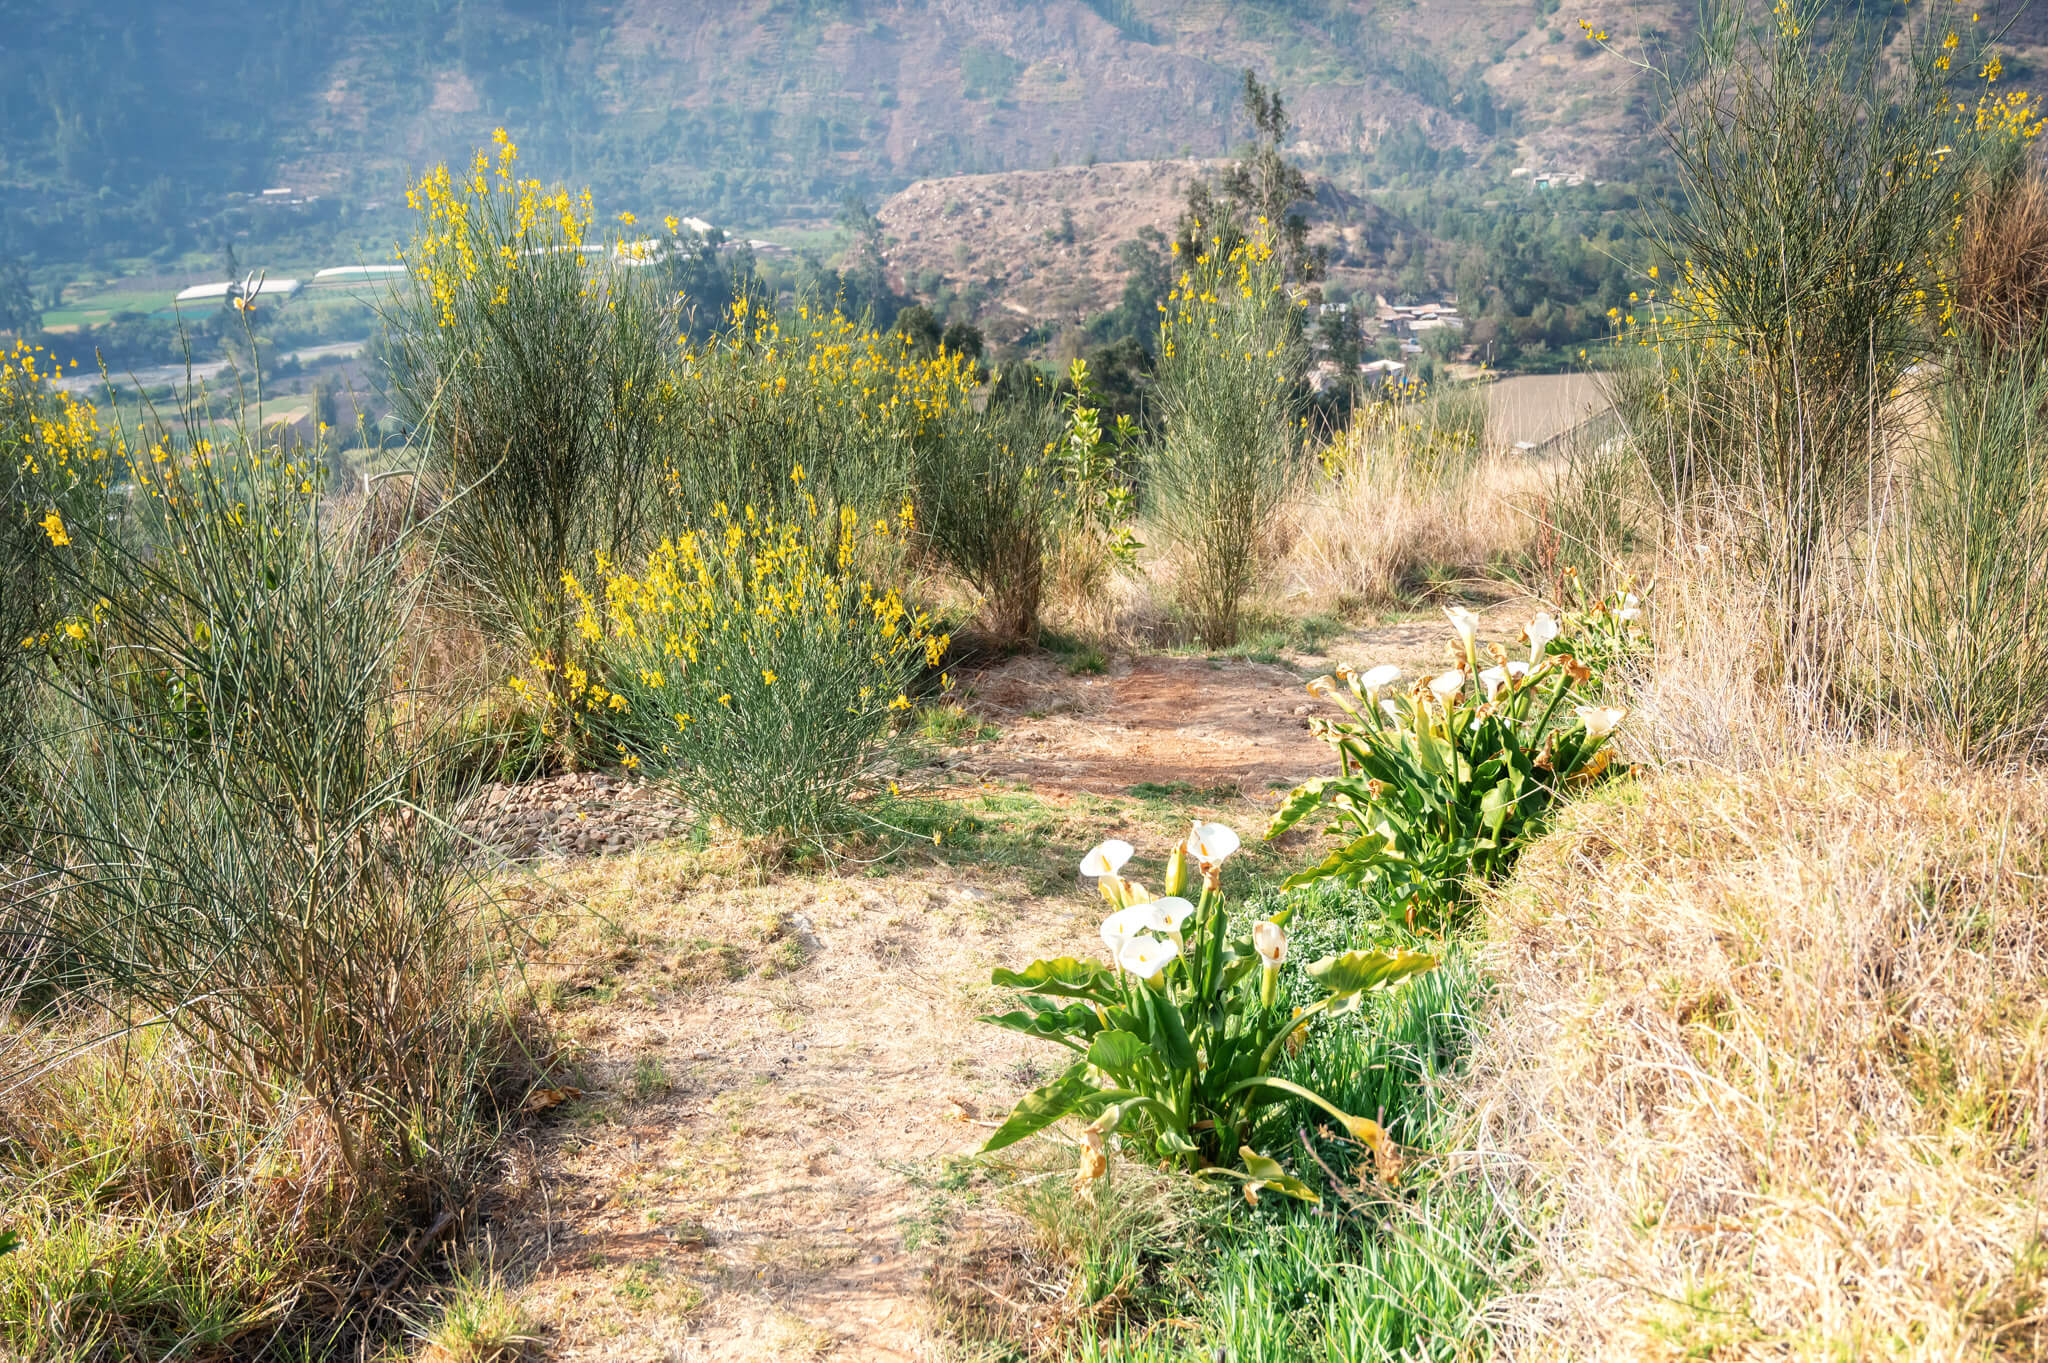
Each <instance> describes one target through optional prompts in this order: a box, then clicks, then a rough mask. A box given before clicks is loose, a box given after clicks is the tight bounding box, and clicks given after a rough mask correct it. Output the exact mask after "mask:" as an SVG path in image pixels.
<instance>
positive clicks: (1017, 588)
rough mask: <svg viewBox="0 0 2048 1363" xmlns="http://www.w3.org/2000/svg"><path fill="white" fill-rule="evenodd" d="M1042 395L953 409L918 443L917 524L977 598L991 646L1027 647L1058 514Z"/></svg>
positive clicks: (1049, 423) (1059, 427)
mask: <svg viewBox="0 0 2048 1363" xmlns="http://www.w3.org/2000/svg"><path fill="white" fill-rule="evenodd" d="M1064 435H1065V423H1064V422H1063V421H1062V419H1061V416H1060V411H1059V408H1058V407H1057V406H1056V405H1055V404H1054V402H1053V400H1052V395H1051V394H1050V393H1049V392H1045V391H1043V390H1033V389H1027V390H1026V391H1025V392H1023V393H1022V394H1020V395H1018V396H1016V397H1013V398H1010V399H1008V400H1006V401H1003V402H996V403H991V404H990V405H989V406H988V408H987V409H986V410H984V411H980V412H976V411H974V410H972V409H971V408H963V409H961V411H960V412H959V415H958V419H957V420H955V421H953V422H952V423H950V424H949V425H948V426H947V427H946V428H945V429H944V430H943V431H942V432H940V433H938V434H936V435H934V436H932V437H930V438H927V439H925V440H922V441H920V442H918V445H917V451H918V461H917V498H918V506H919V517H918V519H919V521H920V523H921V524H922V526H923V529H924V534H925V538H926V540H927V542H928V543H929V545H930V547H931V549H932V551H933V552H934V554H935V555H936V556H937V557H938V559H939V561H940V562H941V563H943V564H944V565H945V566H946V567H947V568H948V569H950V570H951V571H952V572H953V573H954V574H956V575H957V576H958V577H959V578H960V579H961V580H962V581H964V582H966V583H967V584H968V585H969V586H971V587H972V588H974V590H975V592H976V594H977V595H978V596H979V597H980V598H981V621H982V624H983V625H984V627H985V628H986V629H987V630H988V632H989V634H990V636H991V637H992V638H993V639H994V640H995V641H996V642H997V643H998V644H1030V643H1035V642H1036V641H1037V638H1038V630H1039V607H1040V605H1041V603H1042V602H1043V600H1044V597H1045V589H1046V569H1047V559H1048V557H1049V556H1050V555H1052V554H1054V553H1056V552H1057V550H1058V545H1059V537H1060V531H1061V523H1062V520H1063V516H1062V511H1063V509H1064V507H1065V498H1064V497H1063V495H1062V494H1063V492H1064V488H1063V480H1062V478H1061V472H1062V469H1061V464H1060V462H1059V459H1058V454H1059V445H1060V442H1061V440H1062V438H1063V437H1064Z"/></svg>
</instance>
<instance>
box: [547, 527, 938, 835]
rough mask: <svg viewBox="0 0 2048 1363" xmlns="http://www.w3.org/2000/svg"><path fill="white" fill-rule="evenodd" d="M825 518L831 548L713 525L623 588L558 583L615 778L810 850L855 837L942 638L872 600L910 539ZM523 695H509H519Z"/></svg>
mask: <svg viewBox="0 0 2048 1363" xmlns="http://www.w3.org/2000/svg"><path fill="white" fill-rule="evenodd" d="M912 521H913V518H912V516H911V515H910V512H909V508H908V507H907V506H906V507H905V508H904V511H903V512H902V513H901V514H899V515H898V516H897V518H896V519H895V520H894V521H893V522H891V521H888V520H881V519H877V520H874V521H871V522H867V523H865V524H864V523H863V522H862V521H861V519H860V518H859V517H858V516H857V515H856V514H855V513H854V512H853V511H852V510H850V509H849V510H845V511H842V512H841V513H840V517H839V521H838V526H837V536H836V540H831V539H828V540H826V543H827V544H830V545H831V546H832V547H831V548H829V549H825V550H821V549H820V548H819V547H818V540H819V538H820V537H818V536H816V535H814V534H813V533H811V532H810V531H809V528H808V527H806V526H803V525H799V524H795V523H793V522H791V521H787V520H775V519H770V518H766V517H762V516H758V515H757V514H756V513H755V512H754V511H753V509H752V508H748V509H746V510H745V511H744V512H743V513H742V514H741V515H739V516H736V517H735V516H732V515H730V514H727V513H725V512H724V511H723V509H722V508H721V509H720V510H719V511H718V513H716V514H714V516H713V518H712V520H711V523H710V525H709V526H708V527H707V528H706V529H704V530H702V531H693V532H690V533H686V534H683V535H681V536H678V537H677V538H675V539H672V540H666V541H664V542H663V543H662V545H661V547H660V548H659V549H658V550H657V551H656V552H655V553H654V554H653V555H651V556H650V557H649V558H648V560H647V562H646V563H645V564H644V566H642V567H641V568H640V570H639V571H638V572H637V573H626V572H622V571H617V570H613V569H611V568H609V567H608V566H605V565H600V574H601V577H602V584H601V587H600V589H599V591H600V594H601V598H602V599H601V600H600V599H598V596H596V595H593V594H591V593H589V592H588V591H586V590H585V589H583V588H582V587H581V586H580V585H579V584H576V583H574V582H573V581H572V583H571V590H572V592H574V593H575V594H577V596H578V598H579V599H580V600H581V601H582V603H583V604H582V614H581V618H580V620H579V626H580V628H581V629H582V632H583V635H584V638H585V639H586V641H587V642H588V643H589V645H590V649H591V655H592V657H593V660H594V666H595V667H596V669H597V672H598V675H597V676H596V677H592V676H589V675H584V674H582V673H581V672H580V671H579V674H578V675H577V676H576V677H574V678H572V679H571V685H572V687H573V688H574V690H575V692H576V694H577V695H578V696H579V697H580V698H581V699H580V703H581V705H582V706H583V709H584V710H585V712H586V713H588V714H590V715H591V716H593V717H594V718H595V719H596V720H597V721H598V723H599V725H600V727H601V728H602V729H603V731H604V732H606V733H608V734H609V735H610V736H611V737H612V738H613V740H614V742H615V743H616V746H617V751H618V753H619V755H620V758H621V760H622V761H624V762H625V763H626V764H627V765H628V766H630V767H638V766H643V765H644V767H645V768H646V769H647V770H648V771H649V772H650V773H653V774H656V775H658V776H660V777H663V778H665V779H668V780H673V781H676V782H679V783H680V784H682V785H683V786H684V787H685V789H686V791H687V793H688V795H689V797H690V798H691V799H692V800H693V801H694V802H696V803H697V804H698V805H699V806H700V807H701V808H703V809H705V810H707V811H708V812H710V813H713V814H716V815H718V816H719V817H720V818H721V819H723V820H725V821H726V822H727V823H729V824H731V825H732V826H734V827H735V828H738V829H740V830H741V831H743V832H747V833H759V834H779V835H783V836H788V837H794V838H799V839H806V840H814V841H815V840H820V839H823V838H825V837H827V836H829V835H831V834H833V833H836V832H839V831H842V830H844V829H845V828H846V827H847V826H848V825H849V824H850V823H851V822H852V820H853V800H854V797H855V795H856V794H857V793H858V792H859V790H860V788H861V785H862V780H863V776H864V774H865V772H866V770H867V768H868V766H869V765H870V763H871V760H872V759H873V757H874V755H875V752H876V749H877V747H878V746H879V745H880V744H881V743H882V741H883V740H884V739H885V738H886V737H887V735H888V734H889V732H890V731H891V729H892V727H893V720H894V717H895V714H896V712H898V711H903V710H908V709H909V708H910V701H909V700H908V699H907V698H906V697H905V695H904V688H905V687H906V686H907V685H908V684H909V682H910V679H911V678H912V677H913V676H915V675H916V674H917V672H918V671H919V670H921V669H922V668H925V667H929V666H935V665H936V664H937V663H938V661H939V659H940V657H941V656H942V655H943V653H944V651H945V648H946V643H947V640H946V636H944V635H943V634H937V633H935V632H934V631H933V629H932V623H931V621H930V619H929V618H928V617H927V616H925V615H924V614H923V613H922V612H918V611H914V610H913V609H912V608H911V607H910V606H909V605H907V604H906V603H905V601H904V598H903V593H902V591H901V590H900V589H899V588H896V587H891V586H885V585H882V584H883V583H884V582H885V581H886V580H887V576H888V574H887V572H886V570H887V569H889V568H890V567H892V566H893V563H894V561H895V559H896V558H897V556H898V555H899V554H900V552H901V550H902V545H903V541H904V538H905V537H906V536H907V535H908V534H909V533H910V531H911V529H912ZM520 680H521V679H515V683H516V684H518V683H519V682H520Z"/></svg>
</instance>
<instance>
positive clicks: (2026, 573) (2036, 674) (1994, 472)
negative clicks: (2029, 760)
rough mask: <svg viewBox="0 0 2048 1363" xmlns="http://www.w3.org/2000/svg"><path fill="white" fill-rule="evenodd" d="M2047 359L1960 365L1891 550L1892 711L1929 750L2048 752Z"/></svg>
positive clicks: (1987, 354) (1975, 353)
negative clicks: (2044, 481)
mask: <svg viewBox="0 0 2048 1363" xmlns="http://www.w3.org/2000/svg"><path fill="white" fill-rule="evenodd" d="M2043 359H2044V357H2043V356H2042V355H2041V354H2040V346H2039V342H2038V341H2034V342H2030V343H2029V344H2027V345H2026V346H2025V348H2023V349H2021V350H2019V351H2017V352H2010V351H2004V350H1980V349H1970V348H1964V349H1961V350H1959V351H1958V352H1957V353H1956V355H1955V356H1954V357H1953V359H1952V360H1951V361H1950V363H1949V365H1948V367H1947V369H1946V371H1945V372H1944V373H1943V374H1942V376H1941V378H1940V380H1939V381H1938V383H1937V386H1936V388H1935V391H1934V394H1933V396H1932V400H1931V408H1932V411H1931V413H1930V420H1929V427H1930V429H1929V438H1928V442H1927V446H1928V447H1927V449H1926V450H1925V451H1924V452H1923V453H1922V454H1921V456H1920V457H1919V458H1918V459H1916V460H1915V461H1914V463H1913V465H1912V467H1911V469H1910V470H1909V472H1908V474H1907V495H1906V497H1905V499H1904V501H1905V505H1906V508H1907V509H1906V511H1905V514H1904V515H1903V516H1902V517H1901V520H1900V523H1899V525H1898V526H1897V527H1896V528H1895V530H1894V533H1893V534H1892V535H1891V536H1889V537H1888V540H1887V550H1888V555H1889V557H1888V561H1887V562H1886V563H1885V564H1884V568H1885V573H1884V579H1883V581H1884V591H1885V594H1886V596H1887V598H1888V599H1887V601H1886V602H1885V604H1886V606H1887V607H1888V610H1887V612H1886V616H1887V619H1888V621H1889V622H1890V623H1891V624H1892V626H1893V628H1892V629H1891V631H1890V636H1891V639H1892V641H1893V649H1894V655H1893V656H1892V657H1891V658H1890V659H1889V660H1888V666H1887V668H1886V673H1887V678H1886V686H1887V692H1888V694H1887V699H1888V700H1889V701H1890V702H1891V703H1892V705H1893V707H1894V708H1895V709H1896V711H1897V712H1898V713H1899V714H1900V715H1901V717H1902V718H1904V719H1905V720H1907V721H1908V723H1909V725H1910V727H1911V728H1913V729H1914V730H1916V731H1918V732H1919V733H1920V735H1921V736H1922V737H1923V739H1924V740H1925V741H1927V742H1929V743H1930V744H1932V745H1934V746H1937V747H1941V748H1944V749H1946V750H1948V751H1950V752H1952V753H1954V754H1955V755H1957V756H1961V757H1964V758H1970V759H1986V758H1997V757H2001V756H2005V755H2010V754H2015V753H2019V754H2025V753H2028V752H2031V751H2037V750H2039V749H2040V747H2041V746H2042V743H2043V741H2044V739H2048V489H2044V488H2043V486H2042V479H2043V478H2044V476H2048V366H2044V363H2043Z"/></svg>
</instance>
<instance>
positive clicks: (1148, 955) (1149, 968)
mask: <svg viewBox="0 0 2048 1363" xmlns="http://www.w3.org/2000/svg"><path fill="white" fill-rule="evenodd" d="M1178 955H1180V947H1179V946H1178V945H1176V944H1175V943H1174V942H1173V941H1172V940H1171V939H1169V938H1159V937H1133V938H1132V939H1131V940H1130V941H1128V942H1125V943H1124V945H1123V950H1121V951H1119V952H1118V953H1117V954H1116V963H1117V964H1118V965H1120V966H1122V967H1123V968H1124V969H1125V970H1128V971H1130V972H1131V973H1132V974H1133V975H1136V976H1137V977H1138V978H1139V979H1141V980H1149V979H1151V978H1152V977H1153V976H1155V975H1157V974H1158V973H1159V972H1160V971H1162V970H1164V969H1166V965H1167V962H1169V961H1171V960H1172V959H1173V958H1174V957H1176V956H1178Z"/></svg>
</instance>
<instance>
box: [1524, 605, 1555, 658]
mask: <svg viewBox="0 0 2048 1363" xmlns="http://www.w3.org/2000/svg"><path fill="white" fill-rule="evenodd" d="M1559 633H1560V629H1559V626H1558V623H1557V617H1556V616H1554V615H1552V614H1551V613H1550V612H1549V611H1544V612H1542V613H1540V614H1539V615H1537V617H1536V618H1535V619H1534V620H1531V621H1530V622H1529V623H1528V624H1527V625H1524V626H1523V627H1522V637H1523V638H1525V639H1527V640H1528V641H1529V662H1530V665H1531V666H1534V665H1535V663H1536V661H1537V659H1539V658H1541V657H1542V656H1543V648H1544V645H1546V644H1548V643H1549V642H1550V641H1551V640H1552V639H1555V638H1556V637H1557V636H1558V634H1559Z"/></svg>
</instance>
